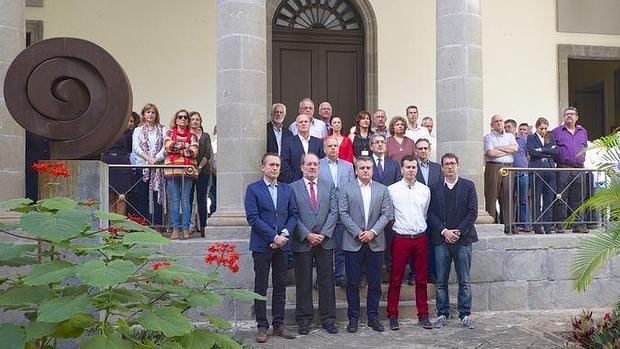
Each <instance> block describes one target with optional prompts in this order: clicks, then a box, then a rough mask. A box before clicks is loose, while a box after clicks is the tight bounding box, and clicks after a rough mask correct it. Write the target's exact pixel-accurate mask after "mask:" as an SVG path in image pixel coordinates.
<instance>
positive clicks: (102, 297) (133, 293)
mask: <svg viewBox="0 0 620 349" xmlns="http://www.w3.org/2000/svg"><path fill="white" fill-rule="evenodd" d="M110 293H111V294H110ZM110 298H111V299H112V301H115V302H118V303H120V304H124V303H142V302H143V301H144V295H143V294H142V293H141V292H140V291H138V290H134V289H130V288H113V289H112V290H111V291H109V292H108V291H107V290H106V291H103V292H100V293H99V294H97V295H96V296H95V299H96V300H97V301H103V302H107V301H109V300H110Z"/></svg>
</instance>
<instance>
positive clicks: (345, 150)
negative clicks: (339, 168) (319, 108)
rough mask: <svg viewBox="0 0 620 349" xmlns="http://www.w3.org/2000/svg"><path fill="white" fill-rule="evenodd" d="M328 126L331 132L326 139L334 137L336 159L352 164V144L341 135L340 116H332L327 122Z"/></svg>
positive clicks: (347, 138)
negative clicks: (336, 144) (336, 142)
mask: <svg viewBox="0 0 620 349" xmlns="http://www.w3.org/2000/svg"><path fill="white" fill-rule="evenodd" d="M329 125H330V126H331V131H330V132H329V135H327V136H326V137H325V138H327V137H334V138H336V140H337V141H338V146H339V148H338V158H339V159H342V160H346V161H348V162H351V163H352V162H353V143H351V139H350V138H349V137H347V136H346V135H344V134H343V133H342V119H341V118H340V116H336V115H334V116H332V118H331V119H330V120H329Z"/></svg>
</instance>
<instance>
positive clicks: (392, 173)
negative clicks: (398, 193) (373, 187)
mask: <svg viewBox="0 0 620 349" xmlns="http://www.w3.org/2000/svg"><path fill="white" fill-rule="evenodd" d="M371 157H372V156H371ZM382 161H383V177H382V178H379V174H378V173H377V163H376V162H375V158H374V157H372V163H373V165H372V180H373V181H377V182H379V183H381V184H383V185H385V186H386V187H389V186H390V185H392V184H394V183H396V182H398V181H400V180H401V178H402V177H401V174H400V165H399V164H398V162H397V161H395V160H392V159H390V158H388V157H387V156H385V155H384V156H383V159H382Z"/></svg>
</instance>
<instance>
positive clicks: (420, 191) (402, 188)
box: [388, 179, 431, 235]
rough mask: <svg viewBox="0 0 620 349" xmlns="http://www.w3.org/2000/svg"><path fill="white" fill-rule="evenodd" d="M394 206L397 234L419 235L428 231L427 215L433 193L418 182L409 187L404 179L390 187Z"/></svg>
mask: <svg viewBox="0 0 620 349" xmlns="http://www.w3.org/2000/svg"><path fill="white" fill-rule="evenodd" d="M388 191H389V192H390V197H391V198H392V203H393V204H394V228H393V229H394V231H395V232H396V233H397V234H403V235H417V234H422V233H423V232H424V231H425V230H426V213H427V211H428V205H429V203H430V202H431V191H430V189H428V187H427V186H425V185H424V184H422V183H420V182H418V181H416V182H414V183H413V185H411V186H410V185H409V184H408V183H407V182H406V181H405V180H404V179H403V180H400V181H398V182H396V183H394V184H392V185H390V186H389V187H388Z"/></svg>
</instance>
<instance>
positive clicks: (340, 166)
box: [319, 157, 355, 197]
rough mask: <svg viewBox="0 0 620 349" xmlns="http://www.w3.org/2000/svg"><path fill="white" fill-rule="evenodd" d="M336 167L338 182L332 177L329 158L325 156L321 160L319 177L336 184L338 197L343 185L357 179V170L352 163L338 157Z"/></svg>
mask: <svg viewBox="0 0 620 349" xmlns="http://www.w3.org/2000/svg"><path fill="white" fill-rule="evenodd" d="M336 168H337V170H336V171H337V172H338V183H334V180H333V179H332V174H331V172H330V171H329V160H328V159H327V157H324V158H322V159H321V160H320V161H319V178H320V179H321V180H325V181H328V182H329V183H332V184H333V185H334V186H336V197H338V192H339V190H340V187H343V186H345V185H347V183H349V182H351V181H354V180H355V171H354V170H353V164H352V163H350V162H348V161H346V160H342V159H338V162H337V163H336Z"/></svg>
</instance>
